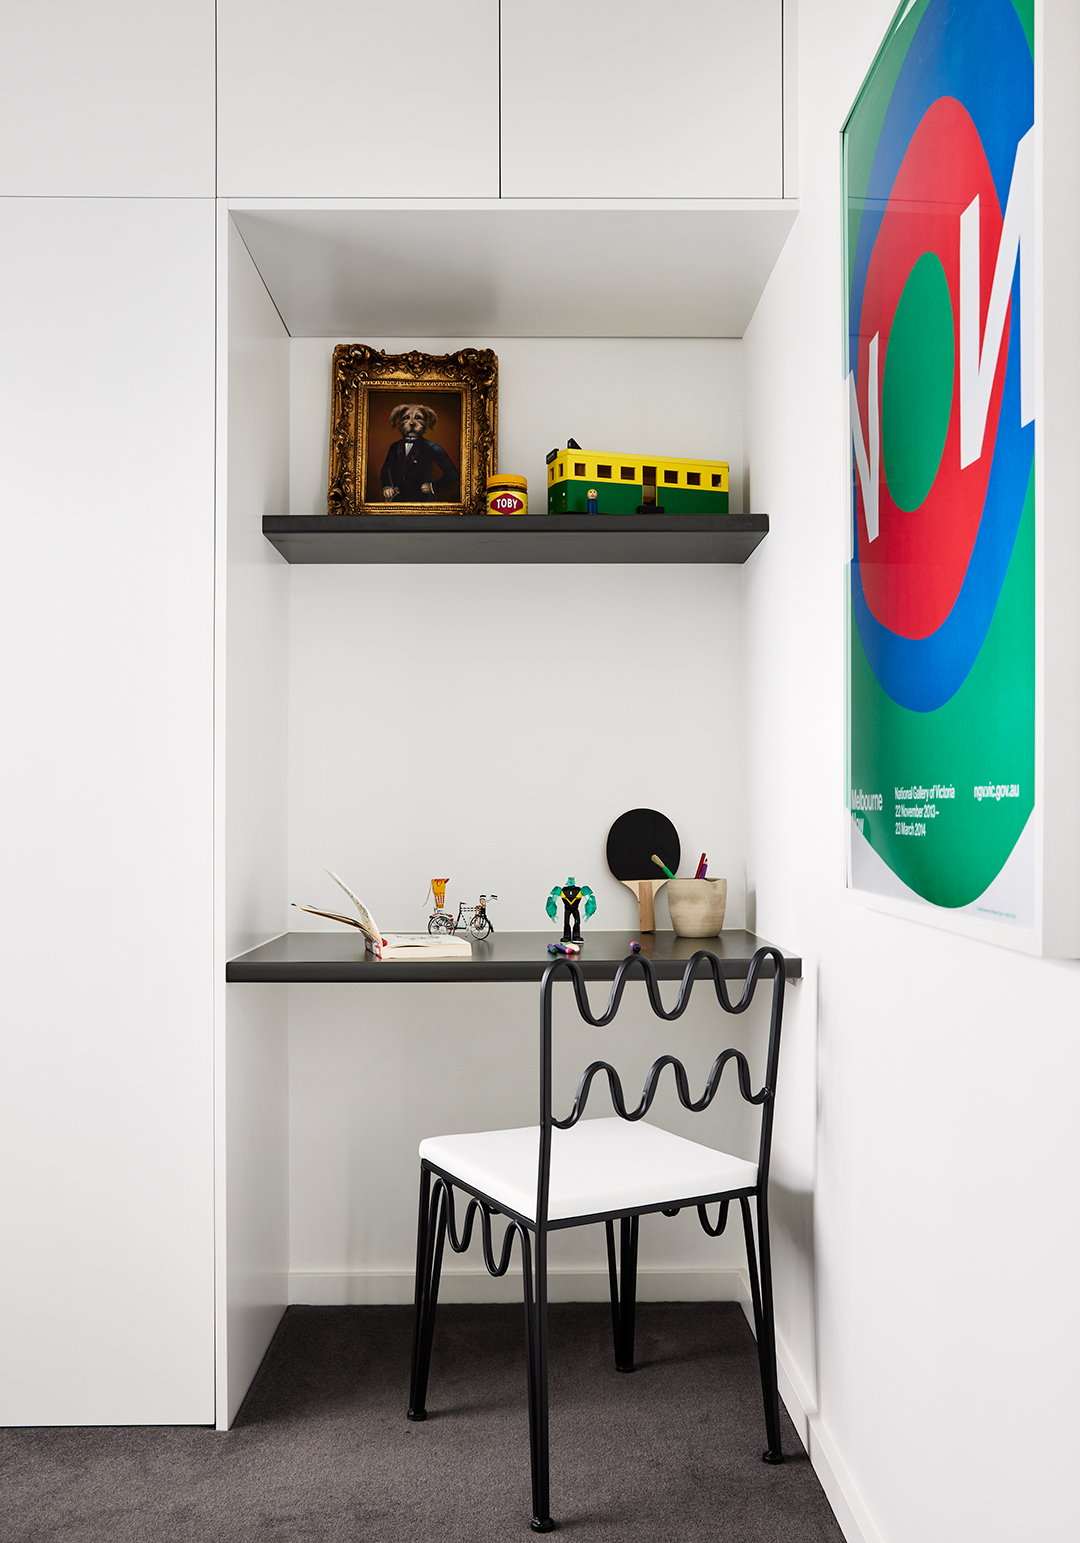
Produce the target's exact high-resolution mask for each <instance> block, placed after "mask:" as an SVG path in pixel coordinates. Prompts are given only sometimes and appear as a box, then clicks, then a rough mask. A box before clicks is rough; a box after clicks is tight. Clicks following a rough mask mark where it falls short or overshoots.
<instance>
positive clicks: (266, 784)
mask: <svg viewBox="0 0 1080 1543" xmlns="http://www.w3.org/2000/svg"><path fill="white" fill-rule="evenodd" d="M218 236H219V253H218V260H219V265H220V266H219V278H220V285H221V292H222V293H223V294H227V295H228V306H227V312H226V321H227V325H226V326H225V327H223V328H222V331H221V336H220V339H219V393H218V406H219V426H220V435H219V462H218V474H219V511H220V518H219V523H218V542H219V557H218V575H219V579H218V592H217V602H218V622H219V635H220V636H222V637H223V638H224V646H223V647H221V648H219V651H218V680H217V730H218V733H217V752H218V754H217V761H218V764H217V776H218V793H219V807H223V808H224V811H225V818H224V820H222V821H220V822H219V827H218V843H219V883H220V884H221V886H222V890H223V893H222V894H221V895H219V902H220V903H219V908H218V945H219V954H218V960H217V971H216V980H217V1004H216V1007H217V1013H216V1016H217V1025H218V1028H217V1078H218V1081H217V1095H218V1096H217V1121H218V1128H217V1171H216V1178H217V1195H216V1201H217V1206H216V1209H217V1216H216V1221H217V1271H218V1291H217V1303H218V1323H217V1390H218V1392H217V1417H218V1422H219V1424H222V1425H227V1424H228V1423H229V1422H230V1421H231V1420H232V1417H233V1415H234V1414H235V1413H236V1410H237V1408H238V1407H239V1404H240V1401H241V1399H242V1398H243V1395H244V1393H245V1392H246V1390H247V1387H248V1384H249V1383H250V1382H251V1379H252V1377H253V1376H254V1374H255V1371H256V1370H257V1368H258V1365H259V1362H260V1360H261V1359H262V1356H263V1353H264V1351H265V1350H266V1346H267V1344H268V1343H269V1340H270V1337H271V1335H272V1334H273V1331H274V1328H275V1327H276V1325H277V1321H278V1319H279V1318H280V1316H281V1313H282V1310H283V1308H284V1304H285V1302H286V1300H287V1283H286V1277H287V1272H288V1247H289V1241H288V1096H289V1090H288V1017H287V1007H288V999H287V996H286V991H285V987H284V986H276V985H264V986H226V985H225V980H224V974H225V969H224V964H225V960H226V959H229V958H232V956H233V955H234V954H237V953H242V952H244V951H245V950H246V949H249V948H253V947H254V946H255V945H256V944H257V943H261V942H263V941H264V940H265V939H266V938H268V937H274V936H276V934H277V933H279V932H282V931H284V930H285V929H286V927H287V925H288V923H287V918H286V915H285V888H286V851H287V841H286V832H287V822H288V807H287V799H286V779H287V775H288V755H287V750H286V740H287V735H288V726H289V724H288V644H289V567H288V564H287V563H286V562H285V561H284V559H283V558H281V557H280V556H279V555H278V553H277V552H276V551H275V550H274V548H273V547H272V546H271V545H270V543H269V542H268V541H267V540H266V539H265V538H264V536H263V534H262V517H263V514H264V513H265V512H266V511H268V510H275V509H280V508H281V507H282V505H283V503H284V502H285V500H286V498H287V495H288V485H289V340H288V336H287V334H286V331H285V328H284V326H283V324H282V322H281V318H280V317H279V316H278V314H277V311H276V310H275V308H274V305H273V302H272V301H271V299H270V296H269V295H268V294H267V292H266V290H265V288H264V287H263V283H262V280H261V279H260V278H259V275H258V273H257V272H256V270H255V266H254V264H253V263H252V261H251V258H250V257H249V256H248V253H247V250H246V248H245V247H244V244H243V242H242V241H241V239H240V237H239V235H238V234H237V232H236V230H235V228H234V226H233V224H232V221H231V219H230V218H229V216H228V214H227V213H226V212H225V210H224V209H223V208H222V209H220V210H219V221H218Z"/></svg>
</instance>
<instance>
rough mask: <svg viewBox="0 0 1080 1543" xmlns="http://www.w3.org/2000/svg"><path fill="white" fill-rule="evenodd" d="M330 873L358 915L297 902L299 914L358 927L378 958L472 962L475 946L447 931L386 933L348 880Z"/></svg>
mask: <svg viewBox="0 0 1080 1543" xmlns="http://www.w3.org/2000/svg"><path fill="white" fill-rule="evenodd" d="M326 871H327V873H329V874H330V877H331V878H332V879H333V881H334V883H335V884H340V885H341V888H342V889H343V890H344V891H345V893H346V894H347V895H348V897H349V899H350V900H351V901H352V903H353V905H354V906H355V907H356V909H357V912H358V913H359V915H358V916H342V915H341V914H340V912H338V911H324V910H323V909H322V907H321V906H317V905H300V904H299V902H298V901H296V900H294V901H293V905H294V906H296V909H297V910H298V911H307V912H308V913H309V914H310V915H311V916H325V917H326V919H327V920H328V921H332V922H343V923H344V924H345V926H346V927H355V928H356V929H357V931H358V932H362V933H363V934H364V943H365V945H366V946H367V949H368V952H369V953H372V954H374V955H375V957H376V959H471V958H472V944H471V943H470V942H469V941H468V940H467V939H466V938H457V937H454V936H453V935H452V934H448V933H445V932H437V933H434V934H432V933H428V932H387V933H385V934H384V933H382V932H381V931H380V930H379V928H378V927H377V926H376V924H375V918H374V916H372V914H371V912H370V911H369V910H368V908H367V906H366V905H365V904H364V902H363V901H362V900H358V899H357V897H356V896H355V895H354V894H353V892H352V890H351V889H350V888H349V886H348V885H347V884H346V883H345V881H344V879H340V878H338V876H337V874H336V873H332V872H331V870H330V869H329V868H327V870H326Z"/></svg>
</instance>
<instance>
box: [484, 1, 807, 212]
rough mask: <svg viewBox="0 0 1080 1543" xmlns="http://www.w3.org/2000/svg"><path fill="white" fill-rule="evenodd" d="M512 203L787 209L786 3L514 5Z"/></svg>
mask: <svg viewBox="0 0 1080 1543" xmlns="http://www.w3.org/2000/svg"><path fill="white" fill-rule="evenodd" d="M501 9H502V196H503V197H504V198H782V197H783V193H784V179H783V148H784V147H783V92H784V80H783V0H502V7H501Z"/></svg>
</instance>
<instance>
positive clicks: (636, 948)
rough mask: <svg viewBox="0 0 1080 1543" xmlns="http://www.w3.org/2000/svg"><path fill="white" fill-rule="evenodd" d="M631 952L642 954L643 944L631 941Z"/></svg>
mask: <svg viewBox="0 0 1080 1543" xmlns="http://www.w3.org/2000/svg"><path fill="white" fill-rule="evenodd" d="M630 952H631V953H632V954H640V953H641V944H640V943H638V942H634V943H631V944H630Z"/></svg>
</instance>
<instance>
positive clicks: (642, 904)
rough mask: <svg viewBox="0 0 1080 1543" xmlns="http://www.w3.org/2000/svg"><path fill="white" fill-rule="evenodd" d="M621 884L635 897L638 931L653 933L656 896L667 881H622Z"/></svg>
mask: <svg viewBox="0 0 1080 1543" xmlns="http://www.w3.org/2000/svg"><path fill="white" fill-rule="evenodd" d="M622 882H623V883H624V884H625V885H626V887H627V889H629V890H632V891H633V893H634V894H635V895H636V896H637V903H638V930H639V931H640V932H655V931H656V906H655V901H656V894H657V891H658V890H659V889H662V888H663V886H664V885H665V884H666V883H667V879H623V881H622Z"/></svg>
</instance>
